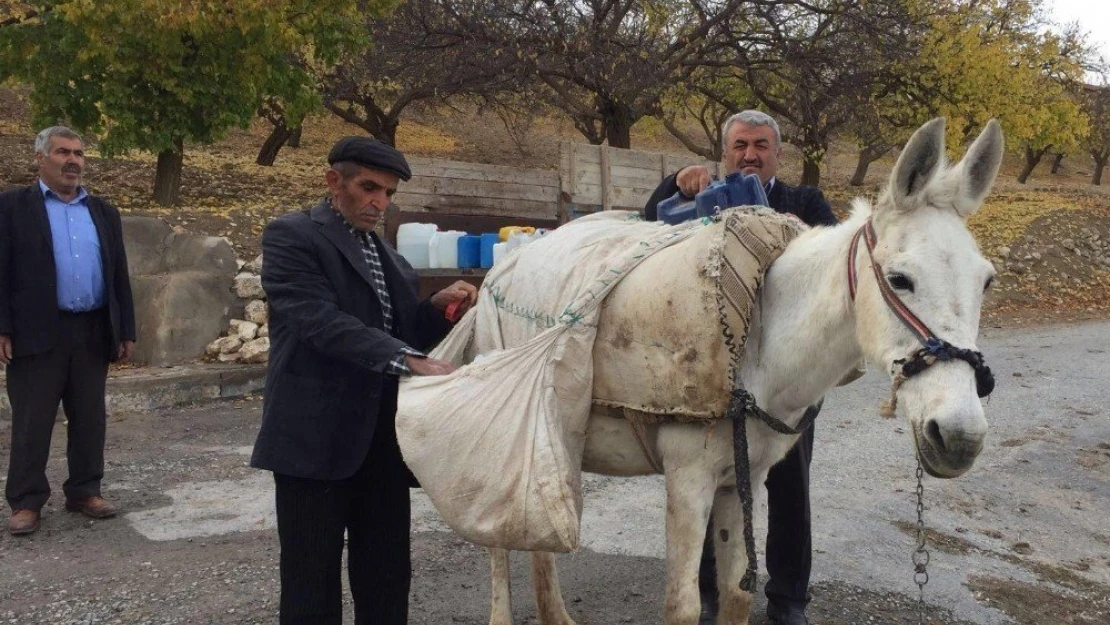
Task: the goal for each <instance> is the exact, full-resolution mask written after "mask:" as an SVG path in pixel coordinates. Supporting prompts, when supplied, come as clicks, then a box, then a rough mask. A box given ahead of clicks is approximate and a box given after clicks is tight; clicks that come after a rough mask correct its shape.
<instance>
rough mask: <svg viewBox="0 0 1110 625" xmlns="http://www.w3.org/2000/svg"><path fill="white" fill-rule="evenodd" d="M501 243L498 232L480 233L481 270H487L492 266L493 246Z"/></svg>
mask: <svg viewBox="0 0 1110 625" xmlns="http://www.w3.org/2000/svg"><path fill="white" fill-rule="evenodd" d="M500 242H501V234H500V233H498V232H483V233H482V248H481V250H482V256H481V266H482V268H483V269H489V268H490V267H492V266H493V246H494V245H495V244H497V243H500Z"/></svg>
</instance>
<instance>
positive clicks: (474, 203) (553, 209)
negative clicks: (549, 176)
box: [393, 191, 559, 219]
mask: <svg viewBox="0 0 1110 625" xmlns="http://www.w3.org/2000/svg"><path fill="white" fill-rule="evenodd" d="M393 202H394V204H396V205H397V207H398V208H400V210H401V211H403V212H415V213H419V212H427V213H457V214H464V215H501V216H507V217H525V218H529V217H530V218H536V219H557V218H558V213H559V203H558V201H554V200H553V201H548V202H538V201H533V200H512V199H503V198H488V197H467V196H461V195H440V194H433V193H409V192H407V191H398V192H397V194H396V195H394V196H393Z"/></svg>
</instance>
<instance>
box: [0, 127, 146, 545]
mask: <svg viewBox="0 0 1110 625" xmlns="http://www.w3.org/2000/svg"><path fill="white" fill-rule="evenodd" d="M35 160H36V161H37V163H38V171H39V179H38V181H37V182H36V183H35V184H32V185H30V186H28V187H23V188H19V189H13V190H11V191H8V192H6V193H3V194H0V364H3V365H5V366H6V367H7V371H8V375H7V382H8V399H9V401H10V402H11V406H12V440H11V443H12V444H11V459H10V462H9V464H8V480H7V484H6V486H5V489H4V494H5V497H6V498H7V500H8V505H10V506H11V508H12V517H11V519H10V520H9V522H8V531H9V532H10V533H11V534H12V535H13V536H19V535H26V534H30V533H32V532H34V531H35V530H37V529H38V527H39V521H40V518H41V510H42V507H43V505H44V504H45V503H46V500H47V499H48V498H49V497H50V484H49V482H48V481H47V479H46V461H47V458H48V456H49V453H50V439H51V435H52V434H53V430H54V421H55V415H56V414H57V411H58V404H59V403H60V404H61V405H62V407H63V408H64V409H65V413H66V419H67V432H68V435H69V436H68V439H69V440H68V444H67V445H66V460H67V462H68V465H69V479H68V480H66V482H65V484H64V485H63V486H62V489H63V491H64V492H65V497H66V501H65V508H66V510H69V511H71V512H80V513H82V514H85V515H86V516H89V517H92V518H96V519H102V518H107V517H111V516H114V515H115V514H116V508H115V506H113V505H112V504H110V503H109V502H107V501H106V500H105V499H104V498H103V497H102V496H101V492H100V482H101V479H102V478H103V477H104V431H105V417H106V411H105V400H104V387H105V381H106V379H107V375H108V363H109V362H110V361H113V360H127V359H128V358H130V357H131V354H132V351H133V350H134V346H135V311H134V305H133V303H132V298H131V283H130V280H129V277H128V274H127V256H126V253H125V252H124V246H123V226H122V223H121V221H120V215H119V211H117V210H116V209H115V208H114V207H112V206H111V205H109V204H108V203H107V202H105V201H104V200H102V199H100V198H98V197H95V196H92V195H89V194H88V192H86V191H85V189H84V187H82V186H81V174H82V173H83V171H84V166H85V152H84V145H83V143H82V141H81V137H80V136H79V135H77V134H76V133H75V132H73V131H72V130H70V129H68V128H65V127H63V126H54V127H51V128H47V129H45V130H43V131H42V132H40V133H39V134H38V136H37V137H36V138H35Z"/></svg>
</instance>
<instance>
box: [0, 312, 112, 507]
mask: <svg viewBox="0 0 1110 625" xmlns="http://www.w3.org/2000/svg"><path fill="white" fill-rule="evenodd" d="M107 324H108V319H107V315H106V313H105V312H104V311H103V310H99V311H93V312H88V313H78V314H74V313H64V312H63V313H62V316H61V323H60V324H59V327H58V341H57V343H56V344H55V345H54V347H53V348H52V349H51V350H50V351H48V352H45V353H42V354H35V355H32V356H19V357H17V358H15V359H13V360H12V362H11V363H10V364H9V365H8V400H9V401H10V402H11V405H12V439H11V443H12V453H11V462H10V464H9V466H8V483H7V485H6V486H5V488H4V495H5V497H6V498H7V500H8V505H9V506H11V507H12V510H25V509H26V510H39V509H40V508H42V506H43V505H44V504H45V503H46V500H47V499H49V498H50V483H49V482H48V481H47V479H46V461H47V458H48V457H49V455H50V438H51V436H52V435H53V433H54V422H55V420H56V416H57V413H58V404H59V402H60V403H61V404H62V408H63V409H64V410H65V414H66V420H67V423H68V425H67V428H66V429H67V434H68V442H67V444H66V460H67V461H68V463H69V479H68V480H66V481H65V483H64V484H63V485H62V490H63V492H64V493H65V496H66V499H84V498H87V497H92V496H97V495H100V481H101V480H102V479H103V477H104V422H105V416H106V411H105V407H104V385H105V380H106V379H107V377H108V361H109V356H110V353H109V346H108V325H107Z"/></svg>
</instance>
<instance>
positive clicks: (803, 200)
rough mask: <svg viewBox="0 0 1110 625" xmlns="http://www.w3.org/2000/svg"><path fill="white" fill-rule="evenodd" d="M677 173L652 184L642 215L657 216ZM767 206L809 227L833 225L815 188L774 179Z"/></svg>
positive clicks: (653, 218)
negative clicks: (796, 218) (654, 184)
mask: <svg viewBox="0 0 1110 625" xmlns="http://www.w3.org/2000/svg"><path fill="white" fill-rule="evenodd" d="M677 177H678V173H677V172H676V173H674V174H671V175H670V176H667V177H666V178H664V179H663V181H662V182H660V183H659V186H658V187H655V191H654V192H652V194H651V197H650V198H648V201H647V204H645V205H644V218H645V219H647V220H648V221H656V220H657V219H659V216H658V212H659V210H658V209H659V203H660V202H662V201H663V200H665V199H667V198H669V197H671V196H672V195H674V194H675V193H678V181H677V180H676V178H677ZM767 201H768V202H769V203H770V205H771V208H773V209H775V210H777V211H778V212H780V213H790V214H792V215H795V216H797V217H798V218H799V219H801V220H802V221H804V222H805V223H807V224H809V225H811V226H835V225H836V224H837V221H836V215H834V214H833V212H832V208H830V207H829V203H828V201H827V200H825V195H824V194H823V193H821V190H820V189H818V188H817V187H809V186H798V187H795V186H791V185H788V184H786V183H785V182H783V181H782V180H779V179H777V178H776V179H775V186H773V187H771V192H770V193H768V194H767Z"/></svg>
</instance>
